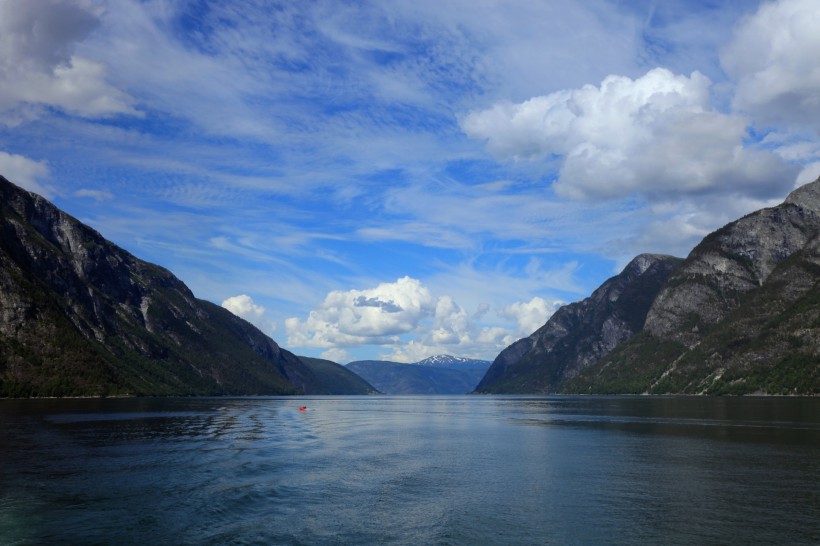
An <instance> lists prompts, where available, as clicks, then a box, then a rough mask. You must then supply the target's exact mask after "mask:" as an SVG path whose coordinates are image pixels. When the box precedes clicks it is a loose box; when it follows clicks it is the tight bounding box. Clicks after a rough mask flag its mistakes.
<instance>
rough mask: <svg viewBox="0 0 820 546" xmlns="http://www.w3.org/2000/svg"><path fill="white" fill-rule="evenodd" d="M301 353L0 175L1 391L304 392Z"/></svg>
mask: <svg viewBox="0 0 820 546" xmlns="http://www.w3.org/2000/svg"><path fill="white" fill-rule="evenodd" d="M320 382H321V381H320V378H319V377H317V375H316V372H315V371H314V370H312V369H311V368H310V367H308V366H306V365H305V364H304V363H303V362H302V361H301V360H299V358H298V357H296V356H295V355H294V354H293V353H290V352H289V351H287V350H284V349H282V348H281V347H279V345H277V344H276V342H275V341H273V340H272V339H271V338H269V337H268V336H266V335H265V334H263V333H262V332H260V331H259V330H258V329H256V327H254V326H253V325H251V324H250V323H249V322H247V321H245V320H244V319H242V318H240V317H237V316H235V315H233V314H232V313H231V312H229V311H228V310H226V309H224V308H222V307H220V306H218V305H216V304H214V303H212V302H208V301H205V300H200V299H197V298H196V297H194V295H193V293H192V292H191V291H190V289H188V287H187V286H185V284H184V283H183V282H182V281H180V280H179V279H178V278H176V277H175V276H174V275H173V274H172V273H171V272H170V271H168V270H167V269H165V268H163V267H160V266H158V265H155V264H151V263H148V262H145V261H143V260H140V259H139V258H137V257H135V256H134V255H133V254H131V253H129V252H128V251H126V250H124V249H122V248H120V247H118V246H116V245H114V244H113V243H111V242H109V241H107V240H106V239H104V238H103V236H102V235H101V234H100V233H99V232H97V231H96V230H94V229H92V228H90V227H89V226H86V225H84V224H82V223H81V222H79V221H78V220H77V219H76V218H74V217H72V216H70V215H68V214H66V213H65V212H63V211H61V210H60V209H58V208H57V207H55V206H54V205H53V204H51V203H50V202H49V201H47V200H46V199H44V198H43V197H41V196H39V195H37V194H34V193H32V192H28V191H26V190H24V189H22V188H19V187H17V186H15V185H14V184H13V183H11V182H10V181H9V180H7V179H6V178H4V177H2V176H0V396H3V397H9V396H12V397H32V396H112V395H222V394H297V393H300V392H303V393H310V392H311V391H312V390H313V388H314V387H315V386H316V385H318V384H319V383H320Z"/></svg>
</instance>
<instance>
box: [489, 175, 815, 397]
mask: <svg viewBox="0 0 820 546" xmlns="http://www.w3.org/2000/svg"><path fill="white" fill-rule="evenodd" d="M646 260H655V262H654V264H653V265H650V267H648V268H646V269H644V267H645V265H646V263H647V262H646ZM641 271H643V272H642V273H640V274H637V275H636V272H641ZM647 274H649V275H648V276H647ZM619 285H620V286H622V288H621V289H618V288H617V286H619ZM613 288H615V290H614V291H613ZM476 392H533V393H536V392H566V393H588V394H618V393H651V394H667V393H687V394H752V393H757V394H820V179H818V180H817V181H815V182H812V183H810V184H807V185H805V186H803V187H801V188H798V189H797V190H795V191H794V192H792V193H791V194H790V195H789V196H788V197H787V198H786V200H785V201H784V202H783V203H782V204H781V205H778V206H776V207H772V208H766V209H762V210H759V211H756V212H753V213H751V214H749V215H746V216H744V217H743V218H740V219H738V220H736V221H734V222H731V223H729V224H727V225H726V226H724V227H723V228H721V229H719V230H717V231H715V232H714V233H711V234H710V235H708V236H707V237H705V238H704V239H703V241H701V242H700V243H699V244H698V245H697V246H696V247H695V248H694V249H693V250H692V252H690V254H689V256H688V257H687V258H686V259H685V260H683V261H680V260H678V259H675V258H670V257H658V256H638V258H636V259H635V260H633V262H632V263H630V264H629V265H628V266H627V267H626V269H625V270H624V272H623V273H621V274H620V275H618V276H617V277H614V278H613V279H610V280H608V281H606V282H605V283H604V284H603V285H602V286H601V287H600V288H599V289H598V290H596V291H595V292H594V293H593V295H592V296H591V297H590V298H587V299H586V300H583V301H582V302H578V303H577V304H572V305H568V306H565V307H562V308H561V309H559V310H558V311H557V312H556V313H555V314H554V315H553V316H552V317H551V318H550V320H549V321H548V322H547V323H546V324H545V325H544V326H543V327H542V328H540V329H539V330H538V331H537V332H535V333H534V334H533V335H532V336H530V337H529V338H525V339H522V340H519V341H517V342H516V343H514V344H513V345H511V346H510V347H508V348H507V349H505V350H504V351H503V352H502V353H501V354H500V355H499V356H498V357H497V358H496V360H495V361H494V362H493V365H492V366H491V367H490V370H488V372H487V376H486V377H485V378H484V380H482V382H481V383H480V384H479V385H478V387H477V388H476Z"/></svg>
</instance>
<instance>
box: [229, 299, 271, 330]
mask: <svg viewBox="0 0 820 546" xmlns="http://www.w3.org/2000/svg"><path fill="white" fill-rule="evenodd" d="M222 307H224V308H225V309H227V310H228V311H230V312H231V313H233V314H234V315H236V316H238V317H241V318H243V319H245V320H247V321H248V322H250V323H251V324H253V325H255V326H256V327H257V328H259V329H260V330H262V331H263V332H266V333H270V332H272V331H273V330H275V329H276V325H275V324H274V323H272V322H271V321H269V320H267V319H266V318H265V308H264V307H262V306H261V305H257V304H256V303H254V301H253V299H252V298H251V297H250V296H248V295H246V294H240V295H238V296H232V297H230V298H228V299H226V300H225V301H223V302H222Z"/></svg>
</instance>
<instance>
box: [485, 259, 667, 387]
mask: <svg viewBox="0 0 820 546" xmlns="http://www.w3.org/2000/svg"><path fill="white" fill-rule="evenodd" d="M680 262H681V259H680V258H675V257H672V256H662V255H655V254H642V255H640V256H638V257H636V258H635V259H633V260H632V261H631V262H630V263H629V264H628V265H627V266H626V267H625V268H624V270H623V271H622V272H621V273H620V274H619V275H617V276H615V277H612V278H611V279H609V280H607V281H606V282H604V284H602V285H601V286H600V287H599V288H598V289H597V290H595V292H593V293H592V295H591V296H590V297H589V298H586V299H584V300H582V301H579V302H576V303H571V304H569V305H565V306H563V307H561V308H560V309H558V311H556V312H555V314H553V315H552V317H550V319H549V320H548V321H547V323H546V324H544V326H542V327H541V328H539V329H538V330H537V331H536V332H534V333H533V334H532V335H530V336H529V337H527V338H523V339H520V340H518V341H516V342H515V343H513V344H512V345H510V346H509V347H507V348H506V349H504V351H502V352H501V354H499V355H498V357H497V358H496V359H495V361H494V362H493V364H492V366H491V367H490V369H489V370H488V371H487V374H486V375H485V376H484V378H483V379H482V380H481V382H480V383H479V384H478V386H477V387H476V389H475V392H477V393H551V392H558V391H560V390H561V389H562V387H563V385H564V384H565V383H566V382H567V381H568V380H570V379H572V378H573V377H575V376H576V375H578V373H579V372H580V371H581V370H583V369H584V368H587V367H589V366H591V365H593V364H594V363H595V362H597V361H598V359H600V358H601V357H602V356H603V355H605V354H607V353H608V352H609V351H611V350H612V349H613V348H615V347H616V346H618V345H619V344H620V343H623V342H624V341H626V340H628V339H629V338H631V337H632V336H633V335H635V334H636V333H637V332H639V331H640V330H641V329H642V328H643V324H644V320H645V319H646V314H647V311H648V310H649V307H650V305H651V304H652V301H653V300H654V298H655V295H656V294H657V293H658V291H659V290H660V288H661V286H663V284H664V282H665V281H666V279H667V278H668V277H669V275H670V274H671V272H672V271H674V269H675V268H676V267H677V266H678V265H679V264H680Z"/></svg>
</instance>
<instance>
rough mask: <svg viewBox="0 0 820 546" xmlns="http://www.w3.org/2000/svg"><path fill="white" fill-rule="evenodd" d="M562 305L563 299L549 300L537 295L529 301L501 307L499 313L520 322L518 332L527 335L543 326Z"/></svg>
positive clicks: (519, 334) (520, 334)
mask: <svg viewBox="0 0 820 546" xmlns="http://www.w3.org/2000/svg"><path fill="white" fill-rule="evenodd" d="M562 305H563V302H561V301H552V302H548V301H547V300H545V299H543V298H539V297H537V296H536V297H534V298H532V299H531V300H530V301H528V302H516V303H513V304H511V305H508V306H506V307H504V308H503V309H501V310H500V311H499V314H500V315H501V316H503V317H506V318H508V319H511V320H514V321H515V322H516V324H518V331H517V332H516V334H518V336H519V337H525V336H528V335H530V334H532V333H533V332H535V331H536V330H537V329H539V328H540V327H541V326H543V325H544V324H545V323H546V322H547V320H548V319H549V318H550V317H551V316H552V314H553V313H555V311H557V310H558V308H559V307H561V306H562Z"/></svg>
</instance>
